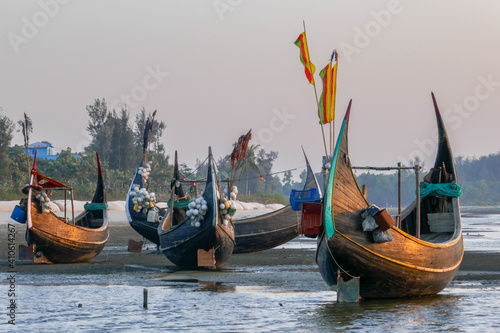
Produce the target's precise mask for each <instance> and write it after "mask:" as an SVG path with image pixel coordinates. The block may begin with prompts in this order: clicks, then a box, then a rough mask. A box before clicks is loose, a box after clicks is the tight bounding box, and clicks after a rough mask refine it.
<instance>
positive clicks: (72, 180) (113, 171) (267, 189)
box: [0, 99, 500, 207]
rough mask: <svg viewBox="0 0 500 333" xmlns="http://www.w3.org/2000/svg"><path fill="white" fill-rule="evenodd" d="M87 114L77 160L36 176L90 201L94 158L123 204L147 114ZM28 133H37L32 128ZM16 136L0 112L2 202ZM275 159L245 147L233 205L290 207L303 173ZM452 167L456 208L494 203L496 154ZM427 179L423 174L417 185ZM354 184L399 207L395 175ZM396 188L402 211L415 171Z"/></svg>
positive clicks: (185, 170)
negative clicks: (280, 167) (86, 138)
mask: <svg viewBox="0 0 500 333" xmlns="http://www.w3.org/2000/svg"><path fill="white" fill-rule="evenodd" d="M86 111H87V114H88V119H89V120H88V124H87V128H86V129H87V131H88V133H89V134H90V136H91V142H90V144H89V145H88V146H87V147H85V148H84V151H82V152H77V154H75V152H72V151H71V149H70V148H66V149H65V150H63V151H61V152H60V153H59V154H58V157H57V159H55V160H42V159H39V160H38V161H37V166H38V170H39V171H40V172H41V173H43V174H44V175H46V176H48V177H52V178H55V179H57V180H59V181H61V182H63V183H65V184H67V185H68V186H70V187H72V188H73V189H74V193H75V197H76V198H77V199H80V200H85V199H86V198H88V199H90V197H91V195H92V193H93V192H94V189H95V182H96V174H97V173H96V170H97V162H96V156H95V152H98V153H99V157H100V160H101V165H102V167H103V172H104V177H105V182H106V189H107V194H108V200H125V198H126V193H127V191H128V188H129V186H130V182H131V181H132V178H133V176H134V174H135V172H136V170H137V167H138V165H139V164H140V162H141V160H142V157H143V155H142V145H143V134H144V127H145V124H146V120H147V119H148V117H150V116H151V113H150V112H148V111H147V110H146V109H144V108H143V109H142V110H141V111H140V112H139V113H138V114H137V115H136V116H135V119H134V121H133V122H132V121H131V119H130V113H129V111H128V110H127V108H126V107H122V109H121V110H119V111H116V110H114V109H113V110H109V109H108V106H107V103H106V100H105V99H95V100H94V103H93V104H90V105H87V106H86ZM33 127H34V131H35V132H36V124H33ZM15 130H16V123H15V122H14V121H13V120H12V119H9V118H8V117H7V116H5V115H3V113H2V109H1V108H0V174H1V175H2V177H1V178H0V200H14V199H18V198H19V197H20V196H21V192H20V189H21V188H22V187H23V186H24V184H26V183H27V182H28V177H29V174H28V172H29V168H28V165H27V162H26V153H25V151H24V150H23V147H22V146H20V145H14V146H12V145H11V143H12V139H13V135H14V131H15ZM19 130H20V129H19ZM165 130H166V124H165V123H164V122H158V121H156V120H154V123H153V131H152V133H151V136H150V144H149V147H148V160H150V161H152V165H151V167H152V171H151V174H150V176H149V186H150V187H152V189H151V191H154V192H156V193H157V194H158V195H159V198H160V200H167V199H168V197H169V193H170V186H169V184H170V182H171V179H172V175H173V165H172V163H171V160H170V156H168V155H166V153H165V146H164V145H163V143H162V141H161V139H162V135H163V132H164V131H165ZM235 144H236V143H235ZM277 158H278V152H276V151H265V150H263V149H260V146H259V145H250V146H249V148H248V152H247V154H246V156H245V159H244V160H243V162H242V163H241V168H240V170H239V171H238V176H237V180H236V183H235V185H236V186H238V189H239V195H238V199H242V200H256V201H261V202H279V203H283V204H287V203H288V196H289V194H290V191H291V190H292V189H301V188H302V187H303V186H304V184H305V179H306V171H305V170H303V171H302V172H301V174H300V180H299V181H294V180H293V179H292V172H291V171H285V172H275V170H274V162H275V161H276V159H277ZM414 162H415V163H417V162H418V161H414ZM455 164H456V170H457V178H458V182H459V185H461V187H462V188H463V190H464V193H463V195H462V197H461V204H465V205H469V204H470V205H476V204H486V203H485V202H484V201H488V202H489V203H493V204H498V203H500V152H498V153H496V154H490V155H488V156H483V157H479V158H475V157H469V158H465V157H460V156H459V157H457V158H456V159H455ZM216 167H217V172H218V177H219V179H220V180H228V179H229V178H230V175H231V166H230V152H228V154H227V155H226V156H224V157H221V158H219V159H218V160H217V161H216ZM181 172H182V174H184V175H185V177H186V180H190V179H203V178H205V177H206V172H207V163H206V160H199V159H198V160H197V162H196V163H195V165H194V166H193V168H191V167H189V166H187V165H186V164H181ZM425 173H426V171H425V170H422V173H421V179H422V178H423V175H425ZM316 176H317V178H318V182H319V184H320V185H321V186H322V185H323V184H324V179H323V174H322V173H321V172H320V173H317V174H316ZM356 177H357V179H358V183H359V184H360V186H362V185H363V184H366V185H367V187H368V192H367V198H368V201H370V202H372V203H374V204H377V205H379V206H381V207H386V206H393V207H395V206H397V204H398V178H397V174H396V173H390V174H383V173H377V174H374V173H370V172H363V173H359V172H358V173H356ZM187 184H188V185H186V186H190V185H189V182H188V183H187ZM401 189H402V194H401V200H402V204H403V206H406V205H408V204H410V203H411V202H412V201H413V200H414V199H415V189H416V182H415V174H414V172H413V171H403V172H402V187H401Z"/></svg>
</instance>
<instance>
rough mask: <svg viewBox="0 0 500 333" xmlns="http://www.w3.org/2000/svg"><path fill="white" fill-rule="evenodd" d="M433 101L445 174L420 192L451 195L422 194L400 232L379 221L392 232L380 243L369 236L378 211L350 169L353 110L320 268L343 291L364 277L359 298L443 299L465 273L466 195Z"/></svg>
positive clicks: (330, 192) (332, 185) (332, 182)
mask: <svg viewBox="0 0 500 333" xmlns="http://www.w3.org/2000/svg"><path fill="white" fill-rule="evenodd" d="M432 100H433V104H434V109H435V114H436V120H437V127H438V133H439V140H438V151H437V156H436V160H435V165H434V169H431V171H432V170H439V173H438V174H437V177H435V175H436V174H435V173H433V174H432V177H430V178H427V177H425V178H424V182H422V183H420V188H421V192H424V191H423V190H424V189H429V188H433V187H435V188H436V189H437V188H441V189H445V190H447V191H444V193H445V194H442V193H441V194H436V193H435V192H433V191H426V192H428V195H427V196H425V197H422V193H421V195H420V198H418V200H415V202H413V203H412V204H411V205H410V206H409V207H408V208H406V209H405V210H404V211H403V212H402V214H401V216H400V223H398V224H397V225H392V226H391V224H389V225H386V224H385V223H383V222H384V221H387V220H391V219H392V217H390V215H389V218H387V216H386V217H385V218H384V219H382V220H381V221H382V223H380V222H378V221H377V216H378V215H375V220H376V222H377V224H379V226H378V228H380V229H386V228H387V229H386V230H385V231H380V230H379V231H380V232H383V233H385V235H386V236H387V237H388V239H385V240H382V241H380V242H376V241H375V232H376V231H377V229H375V230H373V231H363V223H364V218H365V219H366V217H367V216H368V215H370V214H367V212H370V208H371V207H370V203H369V202H368V201H367V200H366V198H365V196H364V195H363V192H362V191H361V190H360V188H359V185H358V183H357V181H356V178H355V175H354V173H353V170H352V166H351V162H350V157H349V150H348V126H349V116H350V110H351V103H349V107H348V109H347V112H346V115H345V118H344V120H343V123H342V127H341V130H340V133H339V139H338V141H337V144H336V148H335V152H334V157H333V162H332V166H331V169H330V173H329V177H328V183H327V186H326V190H325V196H324V202H323V209H322V220H323V227H322V229H323V230H322V232H321V234H320V236H319V238H318V246H317V252H316V262H317V264H318V266H319V270H320V273H321V275H322V277H323V279H324V280H325V281H326V283H327V284H329V285H335V284H336V283H337V279H338V278H342V279H344V280H349V279H351V278H352V277H359V295H360V297H361V298H363V299H370V298H396V297H417V296H425V295H433V294H436V293H439V292H440V291H442V290H443V289H444V288H445V287H446V286H448V284H449V283H450V281H451V280H452V279H453V278H454V277H455V275H456V274H457V272H458V269H459V266H460V263H461V261H462V257H463V253H464V248H463V237H462V226H461V217H460V206H459V199H458V196H459V195H460V194H461V190H460V188H459V187H458V185H457V184H456V179H457V175H456V171H455V165H454V161H453V155H452V151H451V147H450V143H449V140H448V136H447V134H446V130H445V127H444V124H443V119H442V117H441V114H440V112H439V109H438V106H437V103H436V99H435V97H434V94H432ZM351 102H352V101H351ZM431 179H432V180H431ZM426 180H428V181H429V182H427V181H426ZM441 192H443V191H441ZM379 213H380V212H379ZM386 215H387V214H386ZM379 217H380V216H379ZM398 226H399V227H398Z"/></svg>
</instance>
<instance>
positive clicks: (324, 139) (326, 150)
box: [302, 20, 328, 158]
mask: <svg viewBox="0 0 500 333" xmlns="http://www.w3.org/2000/svg"><path fill="white" fill-rule="evenodd" d="M302 23H303V25H304V37H305V39H306V50H307V54H308V55H309V45H308V44H307V35H306V21H305V20H303V21H302ZM310 60H311V57H309V61H308V63H307V64H308V66H309V72H310V73H311V76H313V72H312V68H311V61H310ZM312 82H313V87H314V96H315V97H316V107H317V109H318V110H319V100H318V92H317V91H316V81H314V76H313V80H312ZM320 127H321V134H322V135H323V145H324V146H325V156H326V158H328V149H327V147H326V138H325V130H324V129H323V125H322V124H320Z"/></svg>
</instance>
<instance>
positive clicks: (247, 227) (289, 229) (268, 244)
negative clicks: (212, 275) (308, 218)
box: [233, 153, 321, 253]
mask: <svg viewBox="0 0 500 333" xmlns="http://www.w3.org/2000/svg"><path fill="white" fill-rule="evenodd" d="M304 157H305V159H306V164H307V178H306V183H305V185H304V188H303V191H307V190H311V189H316V191H315V193H316V195H317V197H318V198H319V197H321V189H320V187H319V184H318V180H317V179H316V176H315V175H314V172H313V171H312V169H311V166H310V165H309V161H308V160H307V157H306V156H305V153H304ZM292 196H293V192H292ZM292 200H293V197H292ZM300 215H301V213H300V207H299V209H298V211H297V210H294V209H292V206H291V205H286V206H285V207H283V208H281V209H278V210H276V211H274V212H270V213H267V214H262V215H260V216H256V217H251V218H245V219H238V220H237V219H235V220H234V221H233V223H234V230H235V236H236V246H235V248H234V253H250V252H258V251H264V250H268V249H272V248H274V247H276V246H279V245H282V244H285V243H287V242H289V241H291V240H292V239H294V238H295V237H297V236H299V235H300V233H301V224H300V218H301V216H300Z"/></svg>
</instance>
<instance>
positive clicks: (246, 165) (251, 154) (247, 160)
mask: <svg viewBox="0 0 500 333" xmlns="http://www.w3.org/2000/svg"><path fill="white" fill-rule="evenodd" d="M259 147H260V145H250V146H249V147H248V151H247V154H246V155H245V157H244V158H243V161H242V162H241V164H240V172H242V174H245V178H246V179H245V195H250V192H249V187H248V181H249V176H250V175H251V173H250V170H252V171H253V172H254V173H255V174H257V175H259V176H260V175H261V172H260V169H259V166H258V165H257V156H255V152H256V150H257V148H259Z"/></svg>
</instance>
